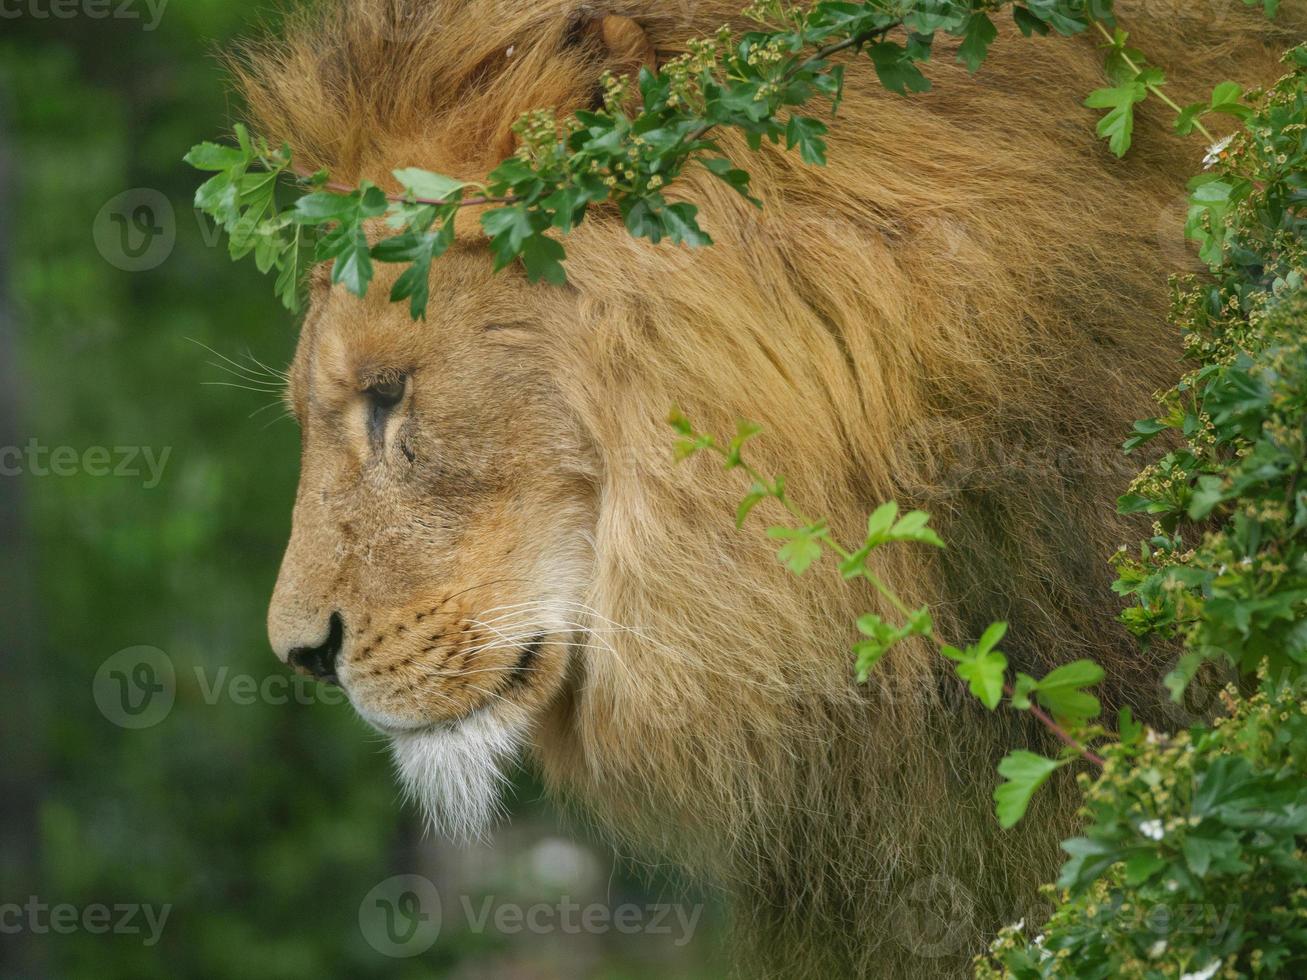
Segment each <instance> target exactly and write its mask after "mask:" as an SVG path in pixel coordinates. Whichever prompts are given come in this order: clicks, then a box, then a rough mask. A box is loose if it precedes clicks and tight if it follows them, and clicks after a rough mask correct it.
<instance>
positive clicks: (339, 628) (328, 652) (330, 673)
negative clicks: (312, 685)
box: [286, 612, 345, 685]
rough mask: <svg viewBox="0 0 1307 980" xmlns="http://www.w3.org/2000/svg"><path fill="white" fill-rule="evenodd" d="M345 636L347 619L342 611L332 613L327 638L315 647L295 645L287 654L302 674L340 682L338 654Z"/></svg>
mask: <svg viewBox="0 0 1307 980" xmlns="http://www.w3.org/2000/svg"><path fill="white" fill-rule="evenodd" d="M344 636H345V621H344V620H342V619H341V618H340V613H338V612H334V613H332V614H331V623H330V624H329V625H328V627H327V638H326V639H325V640H323V641H322V642H321V643H319V644H318V645H317V646H313V647H295V649H293V650H291V651H290V653H289V654H287V656H286V659H287V660H288V661H289V662H290V665H291V666H292V667H294V668H295V669H296V670H298V671H299V672H300V673H301V674H309V675H310V676H313V677H316V678H317V679H318V680H320V681H325V682H326V683H328V684H336V685H339V684H340V678H338V677H337V676H336V656H337V654H339V653H340V645H341V641H342V640H343V639H344Z"/></svg>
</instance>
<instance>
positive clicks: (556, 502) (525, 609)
mask: <svg viewBox="0 0 1307 980" xmlns="http://www.w3.org/2000/svg"><path fill="white" fill-rule="evenodd" d="M383 276H384V273H383ZM440 278H441V279H442V282H443V283H444V284H445V287H444V288H443V289H442V294H441V296H442V298H441V299H440V300H439V301H438V302H437V303H435V304H433V308H432V312H431V315H430V317H429V318H428V320H427V322H426V324H425V325H424V327H423V328H422V329H414V324H413V323H412V321H411V320H409V318H408V314H407V311H406V310H405V309H403V308H401V307H399V306H394V305H391V304H389V303H387V302H385V294H386V290H387V284H386V283H384V282H379V283H378V284H377V286H376V288H374V290H373V292H372V294H371V295H370V297H369V299H368V301H367V302H366V303H360V302H358V301H357V300H355V299H354V297H352V296H351V295H349V294H348V293H346V292H345V291H344V290H343V289H339V288H338V289H335V290H332V289H330V288H329V287H327V286H325V285H321V286H319V287H318V288H317V289H316V291H315V292H316V295H315V297H314V300H313V309H312V312H311V314H310V315H309V316H308V318H307V320H306V322H305V324H304V328H303V332H302V337H301V341H300V345H299V350H298V353H297V355H296V357H295V360H294V364H293V366H292V368H291V372H290V387H289V392H288V397H289V400H290V403H291V405H292V407H293V410H294V413H295V415H296V417H297V419H298V420H299V423H300V426H301V430H302V433H303V447H304V448H303V467H302V475H301V481H300V490H299V495H298V499H297V502H296V506H295V516H294V531H293V534H292V537H291V541H290V546H289V548H288V549H287V552H286V557H285V560H284V562H283V565H282V570H281V575H280V578H279V580H278V583H277V589H276V594H275V596H274V599H273V603H272V608H271V611H270V615H269V633H270V636H271V638H272V644H273V647H274V649H275V650H276V651H277V653H278V654H279V655H280V656H281V657H282V658H283V659H288V660H289V661H290V663H292V664H293V665H294V666H295V667H297V668H299V669H301V670H304V671H306V672H310V673H313V674H315V675H317V676H319V677H324V678H329V679H332V680H334V681H336V682H338V683H340V684H341V686H342V687H344V689H345V690H346V691H347V692H348V693H349V696H350V699H351V700H352V702H353V704H354V706H355V707H356V708H357V709H358V712H359V714H360V715H362V716H363V718H365V719H366V720H367V721H368V722H369V723H371V724H372V725H373V726H375V727H376V728H377V729H379V730H380V731H382V732H384V733H386V734H387V735H389V736H390V737H391V738H392V740H393V741H394V745H395V751H396V756H397V759H398V761H399V764H400V766H401V768H402V770H403V771H404V773H405V775H406V777H408V779H409V780H410V782H411V784H412V785H413V786H415V787H418V788H421V789H422V790H423V791H422V798H423V799H424V800H428V801H429V802H430V803H431V810H432V813H433V814H437V815H441V816H443V817H445V818H446V819H445V821H444V822H445V823H446V825H447V826H449V827H451V829H456V830H463V831H469V832H475V831H476V830H478V829H479V828H480V827H481V826H482V825H484V822H485V820H486V818H487V817H488V816H489V814H490V811H491V810H492V808H493V803H494V799H495V796H496V794H497V793H498V791H499V786H498V780H497V778H496V765H497V763H498V762H499V760H500V757H502V756H504V755H507V754H510V753H512V752H513V751H515V750H516V749H517V748H518V746H519V743H520V741H521V739H522V737H523V735H524V733H525V732H526V731H527V729H528V727H529V724H530V722H531V720H532V718H533V717H534V716H535V715H537V714H538V713H539V712H540V711H541V710H542V709H543V708H544V707H545V706H546V705H548V704H549V703H550V702H551V701H552V700H553V699H554V697H555V696H556V695H557V693H558V691H559V690H560V688H561V687H562V686H563V683H564V679H565V675H566V673H567V671H568V667H569V655H568V651H569V650H570V649H571V645H572V644H573V642H574V641H575V634H576V630H577V629H578V619H580V618H582V617H583V613H582V609H583V608H584V606H583V600H584V598H585V596H586V593H587V589H588V583H589V582H590V580H591V578H592V575H593V543H594V528H595V518H596V514H597V512H598V482H597V474H598V459H597V457H596V455H595V452H594V449H593V447H592V446H591V445H590V443H589V440H588V436H587V434H586V433H585V431H584V430H583V429H582V427H581V426H580V425H578V423H577V420H576V418H575V417H574V416H573V415H572V414H571V413H569V412H568V411H567V409H566V406H565V404H564V401H563V398H562V395H561V393H560V391H559V390H558V388H557V386H556V385H555V384H554V383H553V381H552V380H551V370H550V364H549V362H550V359H551V355H550V351H549V345H550V338H551V337H552V336H556V335H557V333H558V332H559V331H560V330H562V329H565V328H566V326H567V324H569V323H570V322H574V321H575V319H576V305H577V304H576V297H575V295H574V294H573V293H572V292H570V291H566V290H544V289H536V288H532V287H530V286H529V285H528V284H527V283H526V282H525V281H524V280H523V279H521V278H520V277H518V276H516V275H507V276H494V275H493V274H492V273H491V271H490V267H489V266H488V265H487V264H486V262H485V256H484V255H483V254H482V253H481V251H480V250H478V249H475V248H471V247H468V248H463V249H459V250H457V251H456V252H455V253H454V254H452V255H449V256H447V257H446V261H445V264H444V266H443V268H442V270H441V272H440ZM428 790H429V792H428Z"/></svg>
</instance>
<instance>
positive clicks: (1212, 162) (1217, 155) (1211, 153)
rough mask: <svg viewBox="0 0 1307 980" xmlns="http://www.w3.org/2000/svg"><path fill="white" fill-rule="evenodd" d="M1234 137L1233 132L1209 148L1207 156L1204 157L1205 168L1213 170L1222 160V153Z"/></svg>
mask: <svg viewBox="0 0 1307 980" xmlns="http://www.w3.org/2000/svg"><path fill="white" fill-rule="evenodd" d="M1232 139H1234V135H1233V134H1231V135H1229V136H1227V137H1226V138H1225V139H1223V140H1218V141H1217V142H1215V143H1213V144H1212V145H1211V146H1209V147H1208V148H1207V156H1205V157H1203V169H1205V170H1211V169H1212V167H1214V166H1216V165H1217V164H1218V163H1220V162H1221V154H1222V153H1224V152H1225V151H1226V150H1227V149H1228V148H1229V146H1230V141H1231V140H1232Z"/></svg>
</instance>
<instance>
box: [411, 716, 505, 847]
mask: <svg viewBox="0 0 1307 980" xmlns="http://www.w3.org/2000/svg"><path fill="white" fill-rule="evenodd" d="M526 728H527V719H526V714H525V712H524V711H522V710H521V709H519V708H516V707H515V706H510V705H498V706H495V707H494V708H491V709H483V710H481V711H477V712H474V713H473V714H471V715H469V716H467V717H466V718H463V719H461V720H459V721H456V722H453V723H450V724H449V725H438V726H432V727H429V728H423V729H419V730H416V731H412V732H394V733H392V734H391V736H390V739H391V743H390V744H391V751H392V753H393V754H394V757H395V767H396V769H397V771H398V773H399V777H400V780H401V781H402V782H403V784H404V788H405V790H406V791H407V792H408V795H409V796H410V797H411V798H412V799H413V800H414V801H416V802H417V804H418V805H419V806H421V808H422V811H423V813H424V814H425V816H426V819H427V823H428V825H429V826H430V827H431V828H432V830H433V831H434V832H436V833H440V834H443V835H445V836H448V837H453V838H456V839H459V840H475V839H477V838H480V837H483V836H484V835H485V834H486V832H487V831H488V830H489V829H490V827H491V826H492V825H493V824H494V823H495V821H496V819H497V818H498V817H499V816H500V815H501V812H502V803H501V801H502V798H503V793H504V789H505V786H506V785H507V782H508V777H507V771H508V769H509V767H510V766H511V765H512V763H513V761H514V760H515V758H516V757H517V754H518V752H519V751H520V749H521V747H522V744H523V742H524V741H525V734H526Z"/></svg>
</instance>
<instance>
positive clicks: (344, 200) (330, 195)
mask: <svg viewBox="0 0 1307 980" xmlns="http://www.w3.org/2000/svg"><path fill="white" fill-rule="evenodd" d="M357 207H358V200H357V198H356V197H355V196H354V195H353V194H337V193H335V192H333V191H317V192H315V193H313V194H305V195H304V196H303V197H301V198H300V199H299V200H298V201H296V202H295V208H294V211H293V215H292V216H293V217H294V219H295V220H296V221H298V222H299V223H300V224H305V225H318V224H323V223H325V222H328V221H333V220H337V219H339V218H341V217H342V216H343V215H346V214H349V213H350V212H351V211H354V210H355V209H356V208H357Z"/></svg>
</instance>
